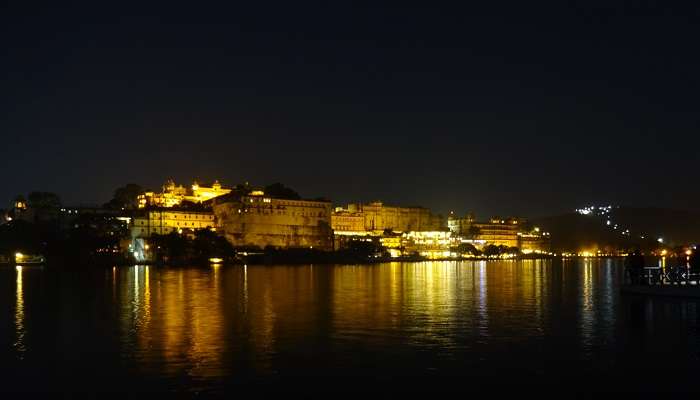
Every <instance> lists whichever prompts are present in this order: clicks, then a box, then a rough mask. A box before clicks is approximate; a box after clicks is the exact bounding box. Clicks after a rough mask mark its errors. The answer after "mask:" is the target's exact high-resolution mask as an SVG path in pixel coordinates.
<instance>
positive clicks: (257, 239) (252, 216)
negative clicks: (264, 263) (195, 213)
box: [213, 191, 333, 250]
mask: <svg viewBox="0 0 700 400" xmlns="http://www.w3.org/2000/svg"><path fill="white" fill-rule="evenodd" d="M213 208H214V214H215V215H216V217H217V219H218V221H219V226H220V227H221V228H222V229H223V232H224V236H225V237H226V239H227V240H228V241H229V242H230V243H231V244H233V245H234V246H256V247H260V248H265V247H267V246H271V247H275V248H283V249H286V248H314V249H320V250H332V249H333V231H332V230H331V203H330V202H327V201H311V200H289V199H277V198H272V197H269V196H266V195H265V194H264V193H263V192H262V191H253V192H252V193H250V194H249V195H245V196H239V197H238V198H237V199H226V200H225V201H221V202H219V201H216V200H214V202H213Z"/></svg>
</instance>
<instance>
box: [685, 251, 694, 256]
mask: <svg viewBox="0 0 700 400" xmlns="http://www.w3.org/2000/svg"><path fill="white" fill-rule="evenodd" d="M691 254H693V251H692V250H690V249H688V250H686V251H685V255H686V256H689V255H691Z"/></svg>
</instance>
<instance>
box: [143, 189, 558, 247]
mask: <svg viewBox="0 0 700 400" xmlns="http://www.w3.org/2000/svg"><path fill="white" fill-rule="evenodd" d="M237 188H238V187H237ZM185 202H192V203H200V204H201V207H197V208H192V207H191V206H187V205H186V204H185ZM139 206H140V207H141V208H142V210H140V211H138V212H137V213H136V214H135V216H134V218H133V220H132V223H131V234H132V235H131V236H132V238H133V239H146V238H148V237H150V236H151V235H153V234H159V235H163V234H169V233H173V232H175V233H183V232H187V233H189V232H191V231H194V230H197V229H211V230H216V231H217V232H219V233H220V234H221V235H223V236H224V237H225V238H226V239H227V240H228V241H229V242H230V243H231V244H233V245H234V246H236V247H256V248H266V247H272V248H314V249H319V250H332V249H341V248H344V247H346V246H347V245H348V244H349V243H352V242H353V241H356V240H363V241H376V242H377V243H380V244H381V246H383V247H384V248H385V249H387V250H388V251H389V253H390V254H391V255H392V256H400V255H407V254H416V253H418V254H420V255H423V256H427V257H450V256H455V255H456V254H455V253H454V251H455V249H456V248H459V247H460V245H462V244H469V245H472V246H474V247H475V248H477V249H483V248H484V247H485V246H487V245H496V246H506V247H508V248H515V247H518V248H520V250H521V251H522V252H523V253H533V252H535V253H546V252H548V251H549V234H548V233H546V232H540V231H539V229H537V228H534V229H528V228H526V224H525V222H524V221H523V220H519V219H515V218H505V219H500V218H492V219H490V220H489V221H488V222H476V221H474V217H473V216H472V215H470V214H468V215H466V216H464V217H456V216H454V215H452V214H451V215H450V216H449V217H448V218H446V219H445V218H443V217H442V216H440V215H436V214H433V213H432V212H431V211H430V210H429V209H427V208H423V207H403V206H393V205H391V206H390V205H386V204H384V203H382V202H381V201H374V202H370V203H351V204H348V205H347V206H346V207H335V208H332V206H331V202H330V201H323V200H304V199H299V198H285V197H284V196H281V197H280V196H274V195H270V194H266V193H265V192H264V191H262V190H252V188H251V189H248V190H239V189H236V190H232V189H224V188H222V187H221V185H220V184H219V183H218V182H215V183H214V184H213V185H212V186H211V187H205V186H200V185H198V184H197V183H195V184H194V185H192V187H191V189H186V188H184V187H183V186H176V185H175V183H174V182H172V181H170V182H168V183H167V184H166V185H165V186H164V187H163V191H162V192H161V193H153V192H146V193H144V194H142V195H140V196H139Z"/></svg>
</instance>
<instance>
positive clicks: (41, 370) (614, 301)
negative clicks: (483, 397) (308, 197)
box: [0, 259, 700, 394]
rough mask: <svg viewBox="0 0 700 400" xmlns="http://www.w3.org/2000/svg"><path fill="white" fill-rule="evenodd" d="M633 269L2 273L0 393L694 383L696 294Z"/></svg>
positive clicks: (499, 265)
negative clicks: (625, 291)
mask: <svg viewBox="0 0 700 400" xmlns="http://www.w3.org/2000/svg"><path fill="white" fill-rule="evenodd" d="M622 273H623V271H622V261H621V260H615V259H601V260H570V261H557V260H554V261H544V260H527V261H494V262H484V261H481V262H479V261H475V262H418V263H387V264H377V265H359V266H345V265H313V266H311V265H306V266H284V265H280V266H246V267H243V266H212V267H208V268H166V267H153V266H151V267H147V266H136V267H115V268H106V269H105V268H70V269H62V268H57V267H50V266H47V267H43V268H41V267H24V268H15V267H14V266H12V267H8V266H5V267H0V365H1V367H0V368H1V370H0V373H2V375H1V376H0V381H2V388H1V389H0V390H3V391H5V390H22V391H24V390H26V391H35V390H69V391H83V390H85V391H94V390H99V391H112V390H115V391H131V390H156V391H183V390H184V391H188V392H191V393H193V394H194V393H204V394H208V393H219V392H221V391H225V390H227V389H235V388H236V387H237V385H239V384H241V383H274V384H280V385H282V384H285V383H294V384H295V385H296V386H295V387H297V388H299V387H307V385H312V386H316V385H317V384H318V383H319V382H322V383H330V382H344V384H345V386H348V389H351V388H352V387H353V386H355V385H362V384H363V383H367V382H373V383H380V384H385V387H387V386H389V385H397V384H398V382H401V384H402V385H406V384H408V385H411V384H413V385H420V384H427V383H428V382H431V384H436V385H437V384H440V383H452V384H454V383H455V382H460V383H463V384H464V385H465V387H469V386H471V387H479V386H480V385H502V384H506V385H526V387H547V388H553V387H559V386H561V387H564V386H566V387H567V388H568V390H574V391H578V390H596V389H611V388H613V389H620V390H629V389H635V388H636V389H640V390H647V389H651V390H654V389H662V390H667V389H685V390H695V388H698V389H700V384H699V383H697V382H696V381H697V376H698V375H700V359H699V356H700V308H698V305H699V304H700V303H699V302H697V301H693V300H690V301H689V300H682V299H668V298H666V299H665V298H648V297H636V296H631V297H630V296H628V295H621V294H620V293H619V285H620V281H621V277H622ZM698 290H700V289H698ZM309 382H314V383H312V384H310V383H309ZM348 383H352V384H350V385H348ZM403 387H405V386H403ZM481 387H483V386H481Z"/></svg>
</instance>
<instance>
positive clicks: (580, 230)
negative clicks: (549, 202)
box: [532, 207, 700, 252]
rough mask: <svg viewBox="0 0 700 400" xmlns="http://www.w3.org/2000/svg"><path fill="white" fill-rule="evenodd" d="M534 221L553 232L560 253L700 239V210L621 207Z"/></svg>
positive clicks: (627, 247)
mask: <svg viewBox="0 0 700 400" xmlns="http://www.w3.org/2000/svg"><path fill="white" fill-rule="evenodd" d="M608 221H610V224H609V225H608ZM532 223H533V224H535V225H537V226H540V227H542V228H543V229H544V230H546V231H549V232H550V233H551V235H552V236H551V237H552V249H553V250H554V251H560V252H561V251H570V252H575V251H579V250H589V249H600V250H615V249H630V248H634V247H635V246H640V247H641V248H643V249H651V248H656V247H658V246H659V242H658V241H657V239H658V238H663V244H664V245H666V246H670V247H673V246H679V245H683V244H689V243H698V242H700V213H697V212H692V211H685V210H673V209H665V208H634V207H620V208H613V209H612V210H611V211H610V213H609V214H605V215H595V214H590V215H582V214H579V213H574V212H572V213H567V214H562V215H555V216H549V217H541V218H534V219H532ZM616 226H617V227H616Z"/></svg>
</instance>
